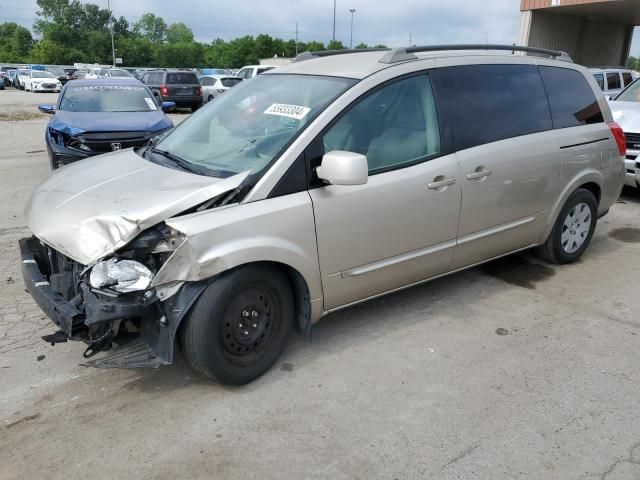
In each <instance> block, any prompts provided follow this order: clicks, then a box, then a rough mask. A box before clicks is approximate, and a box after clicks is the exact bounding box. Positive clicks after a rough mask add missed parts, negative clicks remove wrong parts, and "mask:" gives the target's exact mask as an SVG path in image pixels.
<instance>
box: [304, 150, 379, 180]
mask: <svg viewBox="0 0 640 480" xmlns="http://www.w3.org/2000/svg"><path fill="white" fill-rule="evenodd" d="M316 174H317V175H318V178H321V179H322V180H326V181H327V182H329V183H330V184H332V185H364V184H365V183H367V180H368V178H369V164H368V162H367V157H366V156H365V155H360V154H359V153H354V152H346V151H342V150H334V151H332V152H329V153H325V154H324V156H323V157H322V163H321V164H320V166H319V167H318V168H316Z"/></svg>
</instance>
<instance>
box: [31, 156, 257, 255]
mask: <svg viewBox="0 0 640 480" xmlns="http://www.w3.org/2000/svg"><path fill="white" fill-rule="evenodd" d="M107 157H109V158H107ZM248 175H249V172H243V173H239V174H237V175H234V176H232V177H229V178H226V179H219V178H213V177H207V176H202V175H196V174H193V173H189V172H182V171H178V170H174V169H172V168H168V167H163V166H161V165H157V164H155V163H152V162H149V161H147V160H145V159H143V158H141V157H140V156H138V155H137V154H136V153H135V152H134V151H133V150H123V151H121V152H114V153H109V154H106V155H100V156H97V157H92V158H89V159H86V160H82V161H79V162H76V163H74V164H71V165H69V166H66V167H64V168H61V169H59V170H56V171H54V172H53V173H52V174H51V175H50V176H49V177H48V178H47V179H45V180H44V181H43V182H42V183H41V184H40V185H39V186H38V187H37V188H36V190H35V191H34V192H33V194H32V196H31V198H30V200H29V202H28V204H27V208H26V211H25V216H26V219H27V225H28V227H29V229H30V230H31V231H32V232H33V234H34V235H35V236H36V237H38V238H39V239H40V240H42V241H43V242H44V243H46V244H48V245H50V246H51V247H53V248H55V249H56V250H58V251H59V252H62V253H63V254H64V255H66V256H68V257H70V258H72V259H74V260H76V261H77V262H80V263H81V264H82V265H91V264H93V263H95V262H96V261H98V260H100V259H101V258H103V257H105V256H106V255H108V254H110V253H112V252H114V251H115V250H117V249H119V248H121V247H123V246H125V245H126V244H127V243H129V242H130V241H131V240H133V239H134V238H135V237H136V236H137V235H138V234H139V233H140V232H141V231H142V230H145V229H147V228H149V227H152V226H154V225H156V224H157V223H159V222H161V221H163V220H166V219H167V218H170V217H172V216H174V215H177V214H179V213H181V212H183V211H185V210H187V209H189V208H191V207H194V206H196V205H198V204H200V203H203V202H205V201H207V200H209V199H211V198H214V197H216V196H218V195H220V194H222V193H225V192H228V191H231V190H233V189H235V188H237V187H238V186H239V185H240V184H241V183H242V182H243V181H244V179H245V178H247V176H248Z"/></svg>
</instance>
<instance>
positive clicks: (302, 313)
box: [232, 261, 311, 337]
mask: <svg viewBox="0 0 640 480" xmlns="http://www.w3.org/2000/svg"><path fill="white" fill-rule="evenodd" d="M248 265H264V266H269V267H275V268H277V269H278V270H280V271H281V272H282V273H283V274H284V275H285V276H286V277H287V279H288V280H289V282H290V283H291V287H292V288H293V294H294V298H295V308H296V312H295V320H294V322H295V323H294V328H295V329H296V331H297V332H298V333H299V334H301V335H305V336H307V337H308V336H310V335H311V298H310V295H309V287H308V286H307V282H306V281H305V279H304V277H303V276H302V274H301V273H300V272H298V271H297V270H296V269H295V268H293V267H291V266H289V265H286V264H284V263H280V262H269V261H264V262H254V263H245V264H242V265H238V266H237V267H234V268H233V269H232V270H235V269H237V268H243V267H246V266H248Z"/></svg>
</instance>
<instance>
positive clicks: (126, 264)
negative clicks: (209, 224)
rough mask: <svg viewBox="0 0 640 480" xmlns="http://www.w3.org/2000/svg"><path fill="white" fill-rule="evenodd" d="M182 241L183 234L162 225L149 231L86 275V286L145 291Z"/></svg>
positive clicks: (117, 290)
mask: <svg viewBox="0 0 640 480" xmlns="http://www.w3.org/2000/svg"><path fill="white" fill-rule="evenodd" d="M183 241H184V235H183V234H182V233H180V232H178V231H176V230H174V229H172V228H170V227H168V226H166V225H164V224H160V225H157V226H155V227H152V228H149V229H147V230H145V231H144V232H142V233H140V235H138V236H137V237H136V238H135V239H133V240H132V241H131V242H130V243H129V244H127V245H126V246H125V247H123V248H122V249H121V250H119V251H118V252H116V254H115V256H113V257H111V258H109V259H107V260H102V261H100V262H98V263H96V264H95V265H94V266H93V267H92V268H91V271H90V273H89V285H90V286H91V287H92V288H95V289H100V290H112V291H115V292H118V293H130V292H139V291H144V290H147V289H148V288H149V287H150V286H151V283H152V282H153V278H154V276H155V273H156V272H157V271H158V270H160V268H161V267H162V265H163V264H164V263H165V262H166V261H167V259H168V258H169V257H170V256H171V255H172V254H173V252H174V251H175V250H176V249H177V248H178V247H179V246H180V245H181V244H182V242H183Z"/></svg>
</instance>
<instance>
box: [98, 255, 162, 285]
mask: <svg viewBox="0 0 640 480" xmlns="http://www.w3.org/2000/svg"><path fill="white" fill-rule="evenodd" d="M152 280H153V273H152V272H151V270H149V269H148V268H147V267H145V266H144V265H143V264H141V263H140V262H136V261H135V260H120V261H118V260H116V259H115V258H112V259H110V260H106V261H104V262H98V263H96V264H95V266H94V267H93V268H92V269H91V274H90V275H89V284H90V285H91V286H92V287H93V288H104V287H109V288H112V289H113V290H116V291H117V292H121V293H127V292H135V291H139V290H146V289H147V288H149V285H151V281H152Z"/></svg>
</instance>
